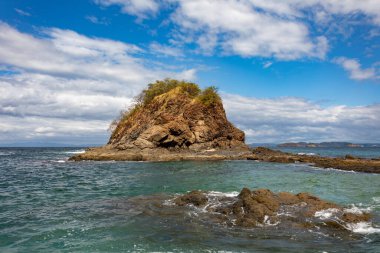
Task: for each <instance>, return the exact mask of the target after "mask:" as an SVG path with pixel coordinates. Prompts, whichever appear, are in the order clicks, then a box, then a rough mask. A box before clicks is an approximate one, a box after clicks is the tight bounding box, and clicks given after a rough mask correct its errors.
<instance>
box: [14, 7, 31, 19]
mask: <svg viewBox="0 0 380 253" xmlns="http://www.w3.org/2000/svg"><path fill="white" fill-rule="evenodd" d="M15 11H16V12H17V13H18V14H19V15H21V16H27V17H30V16H31V14H30V13H29V12H27V11H24V10H21V9H17V8H15Z"/></svg>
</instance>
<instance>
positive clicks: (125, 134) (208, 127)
mask: <svg viewBox="0 0 380 253" xmlns="http://www.w3.org/2000/svg"><path fill="white" fill-rule="evenodd" d="M113 125H114V129H113V131H112V134H111V137H110V139H109V142H108V144H107V145H105V146H103V147H99V148H90V149H88V150H87V151H86V152H85V153H83V154H80V155H77V156H74V157H72V158H71V160H133V161H178V160H224V159H243V158H245V157H246V156H247V155H249V153H250V150H249V148H248V146H247V145H246V144H245V143H244V139H245V136H244V132H243V131H241V130H239V129H237V128H236V127H234V126H233V125H232V124H231V123H230V122H229V121H228V120H227V117H226V113H225V111H224V108H223V104H222V99H221V98H220V96H219V95H218V93H217V91H216V88H215V87H208V88H206V89H204V90H201V89H200V88H199V86H198V85H197V84H195V83H190V82H184V81H177V80H172V79H165V80H163V81H156V82H155V83H152V84H149V85H148V88H147V89H145V90H143V92H142V93H141V94H140V95H139V96H138V97H137V98H136V103H135V105H134V107H132V108H130V109H129V110H128V111H126V112H125V113H123V114H122V115H121V117H120V119H118V120H117V121H115V122H114V123H113Z"/></svg>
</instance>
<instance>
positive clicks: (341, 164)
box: [247, 147, 380, 173]
mask: <svg viewBox="0 0 380 253" xmlns="http://www.w3.org/2000/svg"><path fill="white" fill-rule="evenodd" d="M247 159H248V160H259V161H264V162H276V163H295V162H303V163H308V164H312V165H313V166H316V167H320V168H334V169H339V170H348V171H358V172H367V173H380V160H377V159H364V158H358V157H354V156H352V155H346V156H345V157H344V158H334V157H321V156H317V155H310V156H309V155H298V154H292V153H286V152H282V151H278V150H271V149H268V148H264V147H258V148H255V149H253V150H252V153H251V155H250V156H247Z"/></svg>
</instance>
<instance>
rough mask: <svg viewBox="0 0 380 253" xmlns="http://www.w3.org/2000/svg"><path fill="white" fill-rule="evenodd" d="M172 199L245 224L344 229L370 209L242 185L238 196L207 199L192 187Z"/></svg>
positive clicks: (362, 218)
mask: <svg viewBox="0 0 380 253" xmlns="http://www.w3.org/2000/svg"><path fill="white" fill-rule="evenodd" d="M174 203H175V204H176V205H178V206H186V205H190V204H191V205H193V206H196V207H201V208H202V212H204V211H206V212H209V214H211V215H216V216H217V217H209V218H210V219H212V220H215V221H218V222H221V223H223V224H230V225H237V226H241V227H248V228H249V227H257V226H263V225H265V224H276V223H277V222H284V223H285V224H288V225H290V226H296V227H303V228H311V227H320V226H324V227H328V228H334V229H346V226H345V224H346V223H358V222H368V221H369V220H370V219H371V214H369V213H350V212H348V211H345V209H344V208H343V207H342V206H339V205H337V204H335V203H332V202H329V201H325V200H322V199H320V198H318V197H315V196H313V195H310V194H309V193H305V192H303V193H298V194H292V193H288V192H280V193H277V194H276V193H273V192H272V191H270V190H268V189H258V190H253V191H251V190H249V189H248V188H243V189H242V190H241V192H240V194H239V195H238V196H237V197H219V198H217V199H215V197H212V198H211V199H209V198H208V195H207V192H202V191H191V192H189V193H186V194H184V195H181V196H179V197H176V198H175V200H174ZM317 212H320V213H317ZM323 212H330V213H331V215H323ZM281 213H283V214H284V213H286V215H281Z"/></svg>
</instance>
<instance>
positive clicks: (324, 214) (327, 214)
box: [314, 208, 339, 219]
mask: <svg viewBox="0 0 380 253" xmlns="http://www.w3.org/2000/svg"><path fill="white" fill-rule="evenodd" d="M337 212H339V210H338V209H336V208H329V209H325V210H321V211H317V212H315V214H314V217H316V218H320V219H329V218H331V217H332V216H333V215H335V214H336V213H337Z"/></svg>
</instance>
